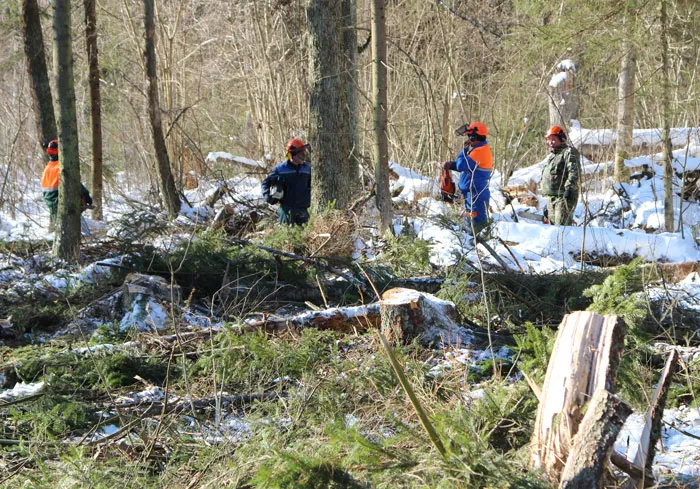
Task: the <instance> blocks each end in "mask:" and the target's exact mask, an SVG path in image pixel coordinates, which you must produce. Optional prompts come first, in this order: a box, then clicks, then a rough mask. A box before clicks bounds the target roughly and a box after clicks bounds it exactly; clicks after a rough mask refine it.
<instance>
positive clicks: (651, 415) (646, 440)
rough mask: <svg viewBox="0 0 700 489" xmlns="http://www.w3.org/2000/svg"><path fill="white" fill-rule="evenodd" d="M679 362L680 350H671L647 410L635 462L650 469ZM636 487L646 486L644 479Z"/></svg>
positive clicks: (638, 481) (640, 488)
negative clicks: (672, 380) (672, 379)
mask: <svg viewBox="0 0 700 489" xmlns="http://www.w3.org/2000/svg"><path fill="white" fill-rule="evenodd" d="M677 362H678V351H677V350H671V354H670V355H669V356H668V360H666V365H665V366H664V369H663V371H662V372H661V377H660V378H659V383H658V385H657V387H656V392H654V397H653V398H652V400H651V405H650V406H649V410H648V411H647V416H646V419H645V421H644V428H643V429H642V436H641V438H640V440H639V447H638V448H637V454H636V455H635V457H634V463H635V464H637V465H639V466H640V467H645V468H646V469H649V470H651V465H652V462H653V461H654V452H655V451H656V443H657V442H658V441H659V439H660V438H661V420H662V418H663V415H664V405H665V404H666V395H667V394H668V388H669V387H670V386H671V378H672V377H673V370H674V369H675V367H676V363H677ZM636 487H637V488H638V489H642V488H643V487H644V479H640V480H637V485H636Z"/></svg>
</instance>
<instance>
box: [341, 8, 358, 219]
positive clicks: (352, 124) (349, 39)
mask: <svg viewBox="0 0 700 489" xmlns="http://www.w3.org/2000/svg"><path fill="white" fill-rule="evenodd" d="M342 3H343V7H342V9H343V24H342V28H343V52H344V54H345V57H344V58H343V61H344V63H343V70H342V75H343V78H344V83H345V91H346V100H345V104H346V108H345V110H347V112H348V123H347V126H348V127H347V132H348V142H349V145H350V154H349V162H348V163H349V164H348V165H347V166H346V167H343V170H344V171H345V172H346V175H345V181H346V185H347V186H348V187H350V188H349V191H350V200H349V202H348V203H347V205H346V206H344V207H343V208H344V209H345V208H347V207H348V206H349V205H350V204H351V203H352V202H353V201H354V200H355V197H356V195H355V194H356V192H357V190H358V189H359V188H360V163H361V161H362V155H361V154H360V134H359V129H358V127H359V123H358V114H359V113H360V96H359V93H360V89H359V80H358V68H357V56H358V52H357V49H358V48H357V0H342Z"/></svg>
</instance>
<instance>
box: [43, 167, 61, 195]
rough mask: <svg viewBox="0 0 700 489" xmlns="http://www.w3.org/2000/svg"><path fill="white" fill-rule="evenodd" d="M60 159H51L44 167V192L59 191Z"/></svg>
mask: <svg viewBox="0 0 700 489" xmlns="http://www.w3.org/2000/svg"><path fill="white" fill-rule="evenodd" d="M58 175H59V166H58V161H49V162H48V163H47V164H46V168H44V174H43V175H42V176H41V190H43V191H44V192H53V191H54V190H56V191H58Z"/></svg>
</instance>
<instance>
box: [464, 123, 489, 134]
mask: <svg viewBox="0 0 700 489" xmlns="http://www.w3.org/2000/svg"><path fill="white" fill-rule="evenodd" d="M472 134H475V135H477V136H484V137H486V136H488V135H489V130H488V129H486V125H485V124H484V123H482V122H472V123H471V124H469V127H468V128H467V135H468V136H470V135H472Z"/></svg>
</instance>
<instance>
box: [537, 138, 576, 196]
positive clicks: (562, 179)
mask: <svg viewBox="0 0 700 489" xmlns="http://www.w3.org/2000/svg"><path fill="white" fill-rule="evenodd" d="M580 178H581V155H580V154H579V152H578V151H577V150H576V148H574V147H571V146H562V147H560V148H557V149H556V150H555V151H554V152H553V153H549V156H548V157H547V159H546V160H545V164H544V168H542V181H541V182H540V188H541V190H542V195H545V196H547V197H561V196H563V195H564V192H565V191H566V190H567V189H569V190H570V193H575V194H576V195H578V181H579V179H580Z"/></svg>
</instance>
